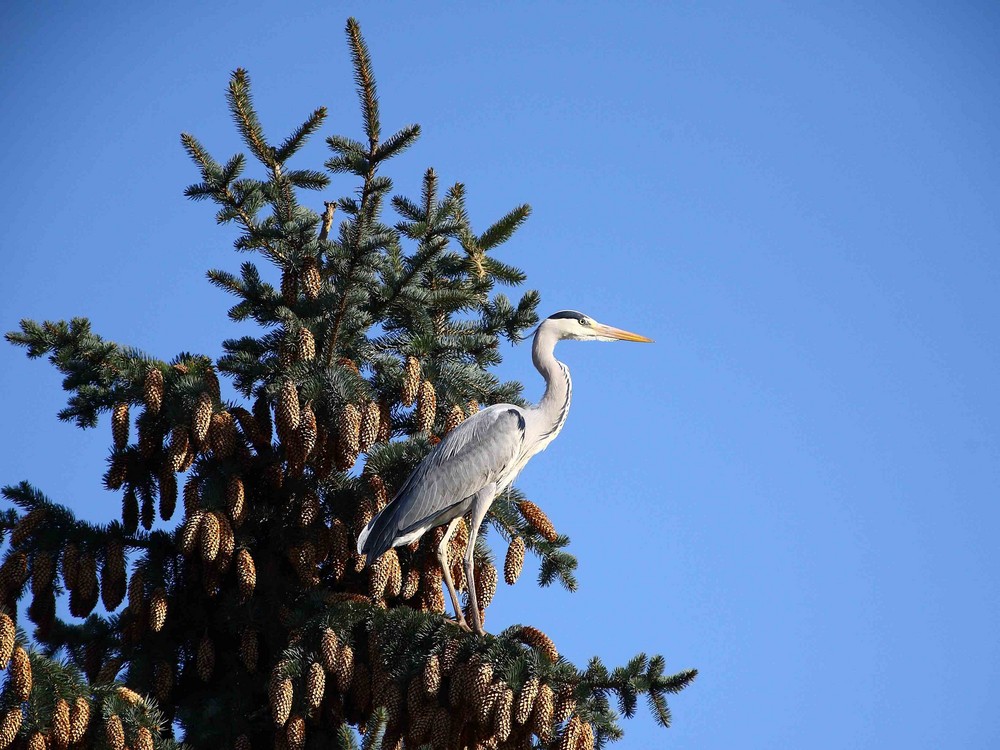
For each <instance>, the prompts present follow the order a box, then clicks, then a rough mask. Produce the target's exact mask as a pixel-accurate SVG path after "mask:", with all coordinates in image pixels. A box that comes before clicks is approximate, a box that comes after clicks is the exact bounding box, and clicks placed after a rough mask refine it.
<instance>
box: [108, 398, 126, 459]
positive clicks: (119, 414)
mask: <svg viewBox="0 0 1000 750" xmlns="http://www.w3.org/2000/svg"><path fill="white" fill-rule="evenodd" d="M128 427H129V419H128V403H126V402H124V401H120V402H118V403H117V404H115V405H114V407H112V409H111V438H112V440H113V441H114V445H115V450H116V451H123V450H125V448H126V446H128Z"/></svg>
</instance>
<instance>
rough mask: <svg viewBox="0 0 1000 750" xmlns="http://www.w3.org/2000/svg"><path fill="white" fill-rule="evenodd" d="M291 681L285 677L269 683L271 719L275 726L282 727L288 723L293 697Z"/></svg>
mask: <svg viewBox="0 0 1000 750" xmlns="http://www.w3.org/2000/svg"><path fill="white" fill-rule="evenodd" d="M293 695H294V693H293V689H292V681H291V680H290V679H288V678H287V677H286V678H284V679H281V680H274V679H272V681H271V688H270V695H269V698H270V702H271V718H272V719H274V724H275V726H279V727H283V726H285V723H286V722H287V721H288V716H289V714H291V712H292V697H293Z"/></svg>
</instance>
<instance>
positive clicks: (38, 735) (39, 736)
mask: <svg viewBox="0 0 1000 750" xmlns="http://www.w3.org/2000/svg"><path fill="white" fill-rule="evenodd" d="M48 747H49V741H48V739H46V735H45V734H43V733H42V732H34V733H33V734H32V735H31V737H29V738H28V750H48Z"/></svg>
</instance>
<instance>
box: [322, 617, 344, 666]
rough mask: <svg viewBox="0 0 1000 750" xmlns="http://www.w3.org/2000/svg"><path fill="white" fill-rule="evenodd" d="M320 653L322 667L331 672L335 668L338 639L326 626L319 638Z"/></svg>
mask: <svg viewBox="0 0 1000 750" xmlns="http://www.w3.org/2000/svg"><path fill="white" fill-rule="evenodd" d="M319 648H320V655H321V656H322V657H323V667H324V668H325V669H326V671H327V672H329V673H330V674H333V673H334V672H335V671H336V669H337V657H338V654H339V653H340V639H339V638H337V634H336V633H335V632H334V631H333V630H331V629H330V628H326V629H325V630H324V631H323V634H322V635H321V636H320V640H319Z"/></svg>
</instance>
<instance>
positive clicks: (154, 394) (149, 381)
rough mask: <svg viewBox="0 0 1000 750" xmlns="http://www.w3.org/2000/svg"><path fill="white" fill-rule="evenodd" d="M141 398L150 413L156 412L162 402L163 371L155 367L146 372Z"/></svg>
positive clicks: (158, 410)
mask: <svg viewBox="0 0 1000 750" xmlns="http://www.w3.org/2000/svg"><path fill="white" fill-rule="evenodd" d="M142 400H143V401H144V402H145V403H146V410H147V411H148V412H149V413H150V414H158V413H159V412H160V406H161V405H162V404H163V373H162V372H160V371H159V370H158V369H156V368H155V367H154V368H152V369H150V370H149V371H148V372H147V373H146V379H145V381H143V384H142Z"/></svg>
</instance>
